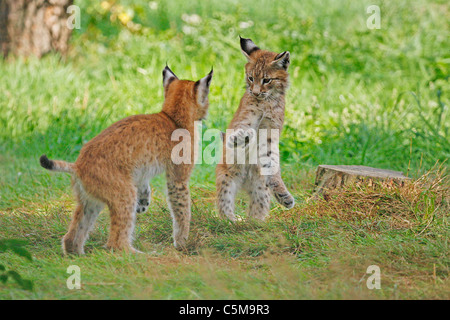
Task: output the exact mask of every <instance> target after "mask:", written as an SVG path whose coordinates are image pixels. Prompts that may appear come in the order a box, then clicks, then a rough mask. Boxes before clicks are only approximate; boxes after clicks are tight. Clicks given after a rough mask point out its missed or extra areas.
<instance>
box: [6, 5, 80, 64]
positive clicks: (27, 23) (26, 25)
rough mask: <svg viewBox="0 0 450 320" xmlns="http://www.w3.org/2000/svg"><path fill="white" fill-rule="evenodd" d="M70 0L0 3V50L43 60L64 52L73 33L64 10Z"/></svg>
mask: <svg viewBox="0 0 450 320" xmlns="http://www.w3.org/2000/svg"><path fill="white" fill-rule="evenodd" d="M72 3H73V0H0V50H1V53H2V54H3V56H4V57H6V56H7V55H8V54H9V53H13V54H17V55H23V56H28V55H35V56H37V57H42V56H43V55H45V54H46V53H49V52H50V51H59V52H61V53H63V54H64V53H66V52H67V49H68V41H69V37H70V34H71V32H72V30H71V29H70V28H68V26H67V20H68V17H69V14H68V13H67V8H68V7H69V6H70V5H71V4H72Z"/></svg>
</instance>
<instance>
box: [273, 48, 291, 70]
mask: <svg viewBox="0 0 450 320" xmlns="http://www.w3.org/2000/svg"><path fill="white" fill-rule="evenodd" d="M290 63H291V54H290V53H289V51H284V52H282V53H280V54H277V56H276V57H275V59H274V60H273V62H272V64H273V65H275V66H277V67H279V68H283V69H284V70H287V68H288V67H289V64H290Z"/></svg>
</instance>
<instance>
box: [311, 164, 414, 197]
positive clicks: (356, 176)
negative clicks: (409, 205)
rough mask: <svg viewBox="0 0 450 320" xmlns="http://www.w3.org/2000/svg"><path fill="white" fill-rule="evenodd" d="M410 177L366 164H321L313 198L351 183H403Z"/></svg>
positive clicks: (317, 173) (369, 184)
mask: <svg viewBox="0 0 450 320" xmlns="http://www.w3.org/2000/svg"><path fill="white" fill-rule="evenodd" d="M408 179H409V178H408V177H406V176H404V175H403V173H402V172H400V171H392V170H384V169H377V168H371V167H365V166H328V165H320V166H319V167H318V168H317V172H316V183H315V193H314V195H313V198H317V197H318V196H319V195H321V194H323V195H326V191H327V190H333V189H337V188H339V187H342V186H346V185H350V184H366V185H368V186H371V185H372V184H373V183H374V182H376V181H377V182H382V183H385V184H389V185H393V184H397V185H403V184H404V181H405V180H408Z"/></svg>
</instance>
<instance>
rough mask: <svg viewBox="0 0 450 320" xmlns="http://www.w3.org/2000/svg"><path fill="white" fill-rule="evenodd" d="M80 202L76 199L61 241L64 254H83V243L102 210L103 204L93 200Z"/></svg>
mask: <svg viewBox="0 0 450 320" xmlns="http://www.w3.org/2000/svg"><path fill="white" fill-rule="evenodd" d="M80 200H81V199H78V205H77V207H76V209H75V211H74V213H73V216H72V221H71V222H70V226H69V230H68V231H67V233H66V235H65V236H64V238H63V239H62V249H63V252H64V254H70V253H73V254H84V243H85V242H86V240H87V238H88V236H89V232H90V231H91V230H92V228H93V226H94V223H95V220H96V219H97V217H98V215H99V213H100V211H101V210H102V209H103V204H102V203H100V202H97V201H95V200H83V201H80Z"/></svg>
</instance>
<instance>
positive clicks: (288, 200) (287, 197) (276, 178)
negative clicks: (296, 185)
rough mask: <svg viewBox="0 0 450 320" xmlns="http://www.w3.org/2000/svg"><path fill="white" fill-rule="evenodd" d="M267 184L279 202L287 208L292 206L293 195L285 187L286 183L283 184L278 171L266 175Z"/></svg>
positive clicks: (293, 201) (293, 202)
mask: <svg viewBox="0 0 450 320" xmlns="http://www.w3.org/2000/svg"><path fill="white" fill-rule="evenodd" d="M267 185H268V186H269V188H270V189H271V190H272V192H273V195H274V196H275V198H276V199H277V201H278V203H279V204H281V205H283V206H284V207H286V208H288V209H291V208H293V207H294V205H295V200H294V197H293V196H292V195H291V193H290V192H289V191H288V189H287V188H286V185H285V184H284V182H283V179H282V178H281V175H280V172H279V171H278V173H276V174H274V175H273V176H267Z"/></svg>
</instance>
